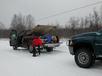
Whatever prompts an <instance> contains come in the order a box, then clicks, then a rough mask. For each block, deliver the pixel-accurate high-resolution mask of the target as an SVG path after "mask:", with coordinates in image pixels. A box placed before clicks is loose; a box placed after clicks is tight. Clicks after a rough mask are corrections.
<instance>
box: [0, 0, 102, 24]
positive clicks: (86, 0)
mask: <svg viewBox="0 0 102 76" xmlns="http://www.w3.org/2000/svg"><path fill="white" fill-rule="evenodd" d="M98 1H102V0H0V21H1V22H3V23H4V24H5V25H6V26H9V25H10V22H11V20H12V17H13V15H14V14H19V13H21V14H22V15H28V14H31V15H32V16H33V17H34V18H35V20H36V19H40V18H43V17H46V16H49V15H53V14H56V13H59V12H62V11H66V10H70V9H73V8H76V7H80V6H84V5H87V4H91V3H94V2H98ZM100 6H101V4H100V5H95V6H91V7H88V8H85V9H81V10H78V11H76V12H71V13H66V14H63V15H60V16H56V17H53V18H49V19H46V20H42V21H37V22H36V24H48V23H49V24H51V23H57V22H58V23H60V24H65V23H66V22H67V21H68V19H69V18H70V17H72V16H76V17H84V16H86V15H88V14H89V13H90V12H92V10H93V8H100Z"/></svg>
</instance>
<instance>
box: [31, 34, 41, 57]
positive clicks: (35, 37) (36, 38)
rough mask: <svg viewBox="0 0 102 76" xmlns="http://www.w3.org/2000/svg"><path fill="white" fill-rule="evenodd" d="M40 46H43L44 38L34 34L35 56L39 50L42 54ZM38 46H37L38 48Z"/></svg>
mask: <svg viewBox="0 0 102 76" xmlns="http://www.w3.org/2000/svg"><path fill="white" fill-rule="evenodd" d="M40 46H43V42H42V40H41V39H40V37H38V36H34V38H33V42H32V47H33V56H36V53H37V50H38V53H39V55H40ZM36 47H37V49H36Z"/></svg>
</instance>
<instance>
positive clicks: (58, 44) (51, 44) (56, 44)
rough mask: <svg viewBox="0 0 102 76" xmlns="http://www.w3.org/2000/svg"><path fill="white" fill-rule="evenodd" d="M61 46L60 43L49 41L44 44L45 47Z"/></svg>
mask: <svg viewBox="0 0 102 76" xmlns="http://www.w3.org/2000/svg"><path fill="white" fill-rule="evenodd" d="M58 46H60V43H49V44H44V47H52V48H54V47H58Z"/></svg>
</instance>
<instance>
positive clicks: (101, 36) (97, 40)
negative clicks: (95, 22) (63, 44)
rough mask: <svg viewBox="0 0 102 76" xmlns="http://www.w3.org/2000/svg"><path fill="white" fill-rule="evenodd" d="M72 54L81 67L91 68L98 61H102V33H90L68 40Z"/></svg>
mask: <svg viewBox="0 0 102 76" xmlns="http://www.w3.org/2000/svg"><path fill="white" fill-rule="evenodd" d="M68 45H69V51H70V54H72V55H74V58H75V62H76V64H77V65H78V66H79V67H82V68H89V67H91V66H92V65H93V64H94V63H95V60H97V59H102V31H98V32H88V33H82V34H78V35H75V36H73V37H72V38H71V39H70V40H68Z"/></svg>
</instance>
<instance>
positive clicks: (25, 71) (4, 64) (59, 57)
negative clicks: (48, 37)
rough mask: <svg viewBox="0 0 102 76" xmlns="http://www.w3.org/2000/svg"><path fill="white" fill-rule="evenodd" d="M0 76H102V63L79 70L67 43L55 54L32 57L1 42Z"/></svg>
mask: <svg viewBox="0 0 102 76" xmlns="http://www.w3.org/2000/svg"><path fill="white" fill-rule="evenodd" d="M0 76H102V61H97V62H96V64H95V66H93V67H92V68H90V69H83V68H79V67H78V66H77V65H76V64H75V62H74V58H73V56H72V55H70V54H69V50H68V47H67V46H66V43H65V41H63V44H61V46H60V47H58V48H56V49H54V51H53V52H51V53H47V52H42V53H41V55H40V56H38V57H32V54H30V53H29V52H28V51H27V50H24V49H22V50H16V51H14V50H13V49H12V47H10V46H9V40H7V39H1V40H0Z"/></svg>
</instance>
